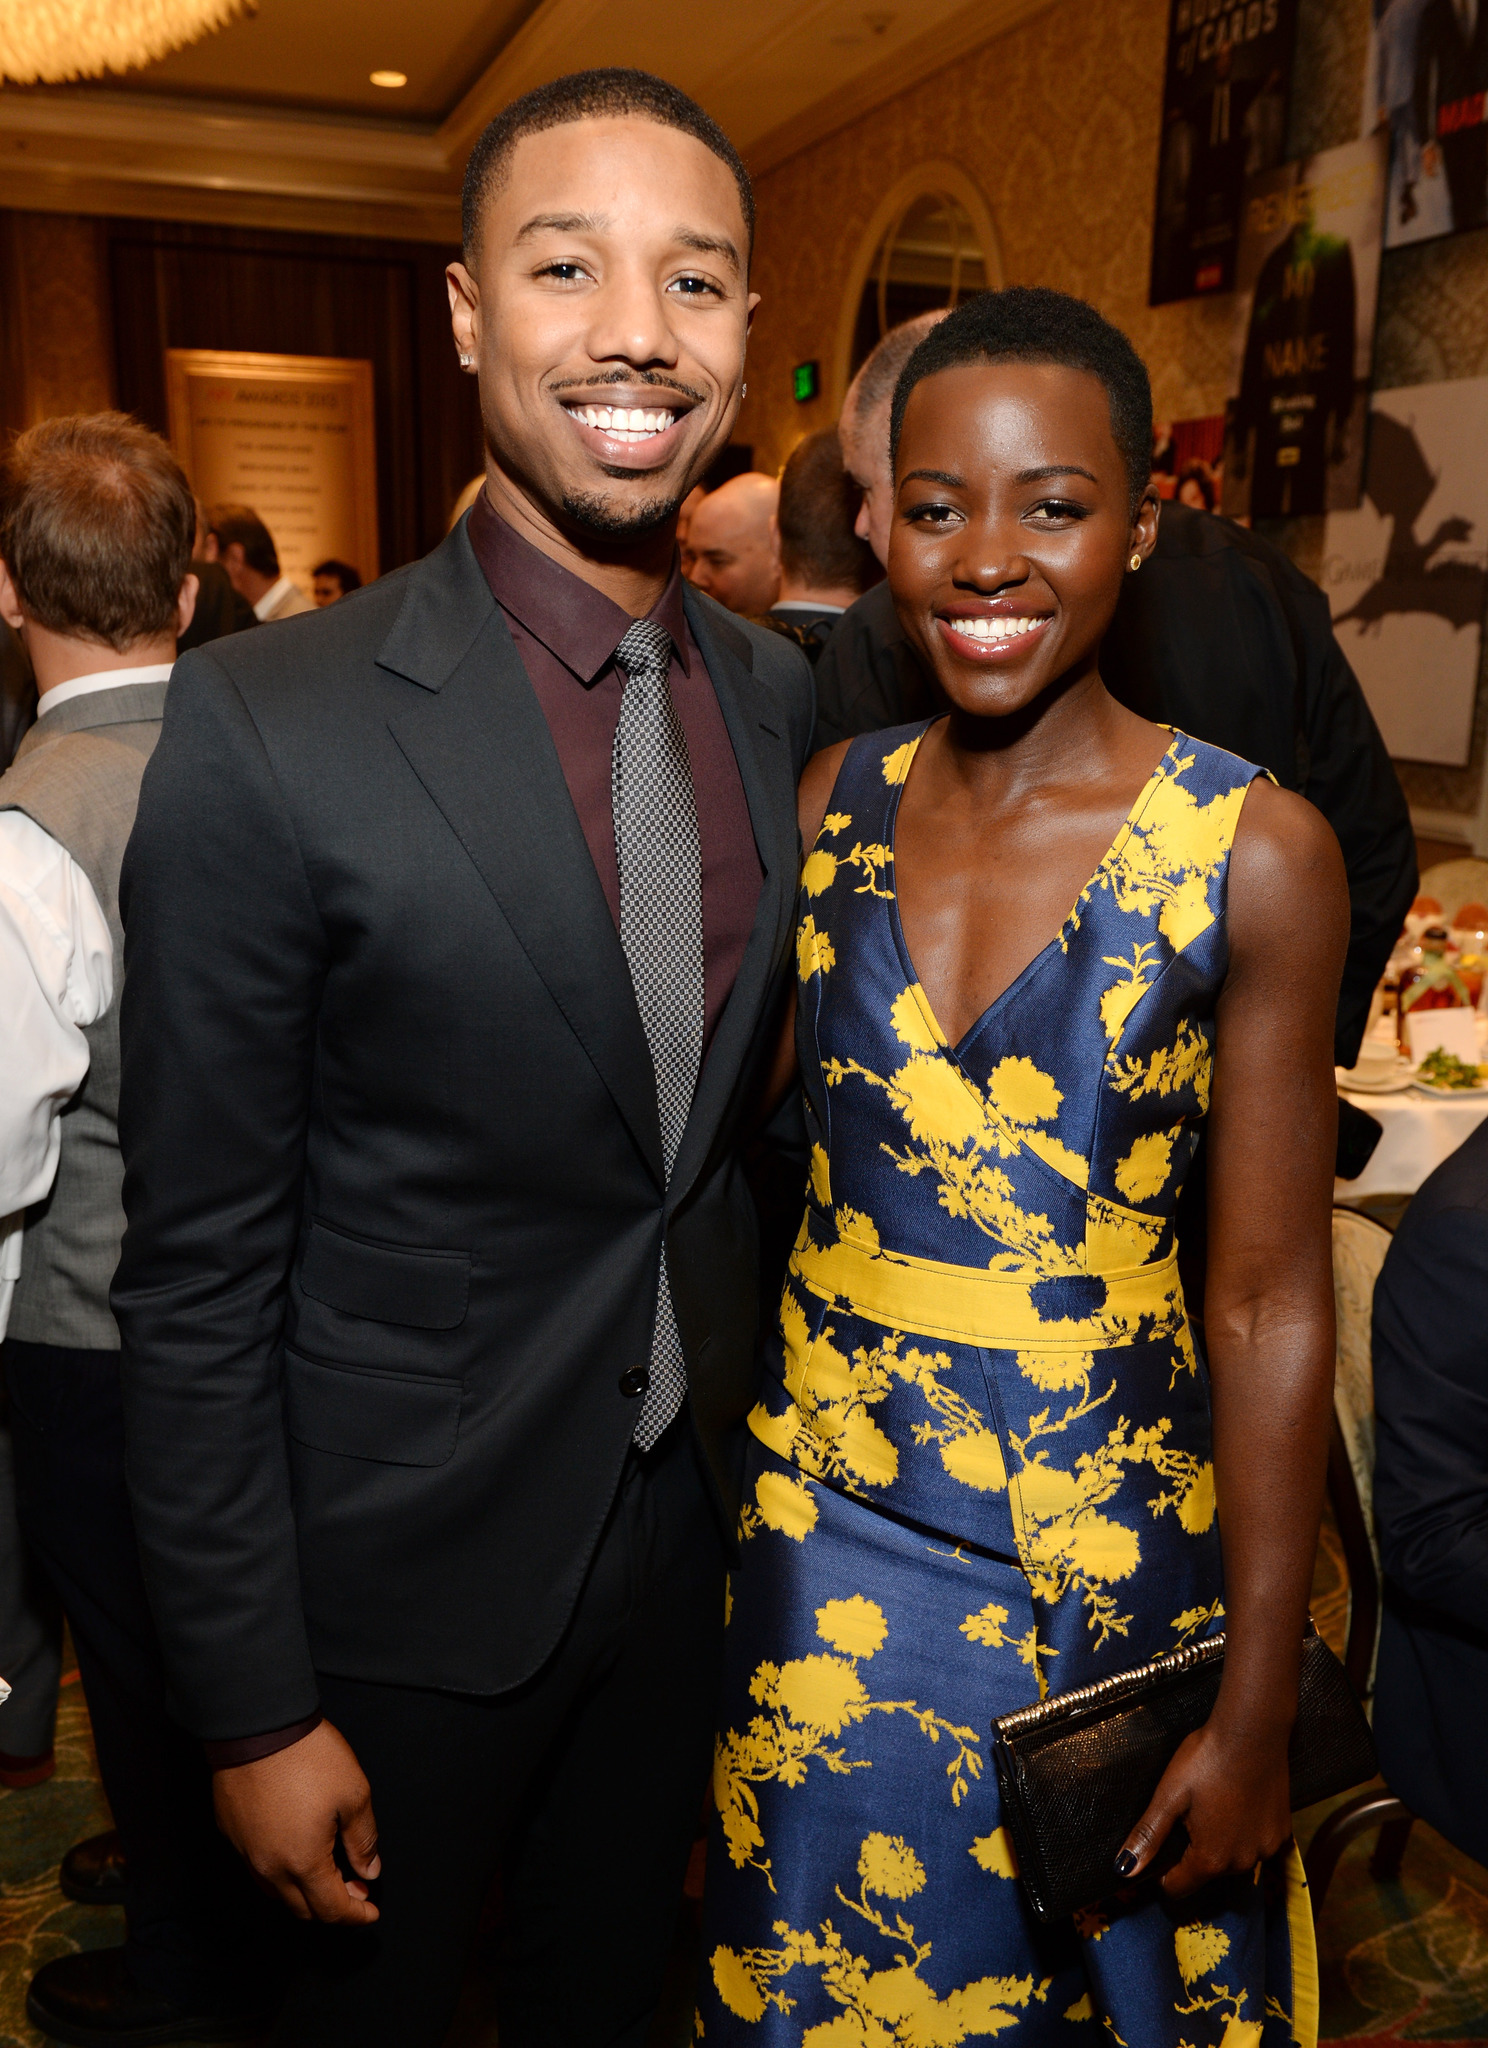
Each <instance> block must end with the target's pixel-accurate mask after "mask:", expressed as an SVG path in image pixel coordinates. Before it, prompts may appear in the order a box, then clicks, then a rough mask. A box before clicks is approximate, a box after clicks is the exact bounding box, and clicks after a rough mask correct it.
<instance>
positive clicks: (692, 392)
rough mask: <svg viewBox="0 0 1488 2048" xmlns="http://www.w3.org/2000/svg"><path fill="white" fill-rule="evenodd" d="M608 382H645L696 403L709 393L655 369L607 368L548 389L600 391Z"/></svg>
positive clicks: (699, 403)
mask: <svg viewBox="0 0 1488 2048" xmlns="http://www.w3.org/2000/svg"><path fill="white" fill-rule="evenodd" d="M607 384H644V385H645V386H646V387H647V389H648V390H652V391H675V392H678V393H679V394H680V395H681V396H682V397H683V398H690V399H691V400H692V402H693V404H694V405H706V404H707V402H708V394H707V392H706V391H698V390H696V389H695V388H694V387H693V386H692V385H691V384H684V383H682V382H681V381H680V379H678V378H676V377H661V376H658V375H657V373H656V371H655V370H605V371H602V372H601V373H600V374H599V375H598V376H595V377H565V378H562V379H561V380H560V381H559V382H558V383H556V384H550V385H549V386H548V389H549V390H550V391H551V392H553V393H554V394H555V395H557V394H558V393H560V392H564V391H600V390H603V388H604V387H605V385H607Z"/></svg>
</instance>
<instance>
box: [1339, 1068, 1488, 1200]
mask: <svg viewBox="0 0 1488 2048" xmlns="http://www.w3.org/2000/svg"><path fill="white" fill-rule="evenodd" d="M1343 1092H1344V1099H1345V1100H1346V1101H1348V1102H1352V1103H1354V1104H1356V1105H1357V1107H1358V1108H1360V1109H1363V1110H1367V1111H1368V1113H1369V1114H1370V1116H1372V1117H1377V1118H1378V1119H1379V1121H1380V1122H1381V1123H1382V1124H1383V1125H1384V1127H1385V1129H1384V1135H1383V1136H1382V1137H1381V1139H1380V1141H1379V1143H1378V1145H1376V1146H1375V1148H1374V1157H1373V1158H1372V1159H1371V1160H1370V1162H1369V1164H1368V1165H1367V1166H1366V1167H1365V1169H1364V1171H1363V1172H1362V1173H1361V1174H1360V1175H1359V1178H1358V1179H1357V1180H1336V1181H1334V1183H1333V1199H1334V1201H1335V1202H1356V1201H1357V1200H1358V1199H1359V1197H1360V1195H1413V1194H1414V1193H1415V1192H1416V1189H1417V1188H1418V1187H1419V1186H1420V1185H1421V1183H1422V1181H1423V1180H1425V1178H1426V1176H1427V1175H1428V1174H1429V1173H1434V1172H1435V1170H1436V1168H1437V1167H1438V1166H1440V1165H1441V1163H1442V1161H1443V1160H1444V1159H1445V1158H1447V1157H1448V1155H1449V1154H1450V1153H1453V1152H1455V1151H1456V1150H1457V1147H1458V1146H1459V1145H1460V1144H1461V1143H1462V1141H1463V1139H1464V1138H1466V1137H1467V1136H1468V1135H1469V1134H1470V1133H1471V1132H1473V1131H1475V1130H1476V1129H1477V1128H1478V1125H1479V1124H1480V1123H1481V1122H1482V1121H1483V1119H1484V1117H1485V1116H1488V1095H1479V1096H1475V1097H1473V1098H1472V1099H1471V1100H1470V1101H1467V1102H1444V1101H1442V1100H1440V1099H1439V1098H1438V1097H1436V1096H1433V1095H1419V1094H1417V1092H1416V1090H1415V1089H1414V1088H1412V1089H1410V1090H1408V1091H1407V1092H1406V1093H1405V1094H1403V1095H1360V1094H1354V1093H1353V1092H1351V1091H1343Z"/></svg>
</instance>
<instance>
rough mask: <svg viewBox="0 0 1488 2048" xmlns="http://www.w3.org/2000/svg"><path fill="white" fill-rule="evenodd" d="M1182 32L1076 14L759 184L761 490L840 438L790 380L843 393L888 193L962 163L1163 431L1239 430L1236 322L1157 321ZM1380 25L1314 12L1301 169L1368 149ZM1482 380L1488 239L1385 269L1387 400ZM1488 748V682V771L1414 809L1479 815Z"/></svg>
mask: <svg viewBox="0 0 1488 2048" xmlns="http://www.w3.org/2000/svg"><path fill="white" fill-rule="evenodd" d="M1166 20H1167V9H1166V7H1164V6H1163V5H1161V4H1159V0H1056V4H1055V5H1054V6H1052V7H1050V8H1048V9H1047V10H1046V11H1045V12H1043V13H1041V14H1038V15H1035V16H1034V17H1033V19H1032V20H1030V21H1028V22H1026V23H1025V24H1024V25H1023V26H1022V27H1020V28H1017V29H1015V30H1013V31H1012V32H1011V33H1010V34H1008V35H1006V36H1003V37H1001V38H999V39H998V40H997V41H995V42H992V43H989V44H987V45H986V46H985V47H984V48H982V49H980V50H977V51H974V52H973V53H972V54H971V55H970V56H969V57H965V58H963V59H961V60H959V61H958V62H957V63H956V64H955V65H954V66H953V67H950V68H948V69H947V70H945V71H943V72H938V73H936V74H934V75H932V76H931V77H929V78H927V79H924V80H922V81H921V82H920V83H919V84H918V85H916V86H913V87H912V88H911V89H910V90H909V91H907V92H905V93H903V94H902V95H901V96H900V97H899V98H898V99H895V100H891V101H890V102H888V103H887V104H886V105H884V106H881V107H879V108H877V109H875V110H874V112H873V113H871V114H868V115H865V116H864V117H863V118H862V119H860V120H858V121H856V122H854V123H852V124H851V125H850V126H849V127H847V128H844V129H841V130H839V131H838V133H836V134H835V135H831V136H828V137H827V138H826V139H825V140H824V141H822V142H819V143H816V144H813V146H812V147H811V148H810V149H807V150H803V151H801V152H800V154H799V155H797V156H794V157H792V158H790V159H789V160H788V161H787V162H785V163H783V164H781V165H779V166H778V167H777V168H776V169H775V170H773V171H770V172H767V173H766V174H765V175H764V176H763V177H761V178H760V179H759V181H758V188H757V189H758V198H759V212H760V235H759V244H758V249H757V253H756V261H755V276H754V283H755V287H756V289H757V290H758V291H759V292H760V294H761V305H760V308H759V312H758V315H757V317H756V321H755V328H754V334H753V337H752V339H751V342H750V362H749V387H750V395H749V397H748V399H747V400H746V401H745V407H744V411H743V413H742V414H741V416H740V420H739V425H738V427H737V429H736V433H737V437H738V439H739V440H741V441H752V442H753V443H754V446H755V459H756V461H757V462H758V463H759V464H760V466H761V467H762V468H776V467H778V466H779V464H780V463H782V462H783V461H784V459H785V457H786V456H787V455H788V454H789V453H790V450H791V448H792V447H793V446H794V445H795V443H796V441H797V440H798V439H799V438H800V437H801V436H802V435H803V434H806V433H810V432H812V431H814V430H815V429H816V428H818V427H822V426H826V425H829V424H830V421H831V417H832V412H831V405H830V393H828V394H825V395H824V396H823V397H822V398H820V399H818V400H816V401H815V402H813V403H812V404H810V405H797V404H796V402H795V401H794V399H793V398H792V397H791V390H790V370H791V366H792V365H793V364H794V363H797V362H800V361H802V360H804V359H806V358H808V357H813V356H814V357H816V358H818V359H819V360H820V362H821V364H822V369H823V372H824V374H826V375H827V376H829V375H830V368H829V365H830V358H831V355H832V348H833V342H834V337H835V335H836V331H837V321H838V314H839V310H840V306H841V301H842V296H843V293H844V291H845V289H846V286H847V281H848V273H849V271H850V269H851V267H852V263H853V258H854V256H855V255H856V253H857V250H858V245H859V243H860V241H861V240H862V237H863V235H864V233H865V231H866V229H867V227H868V225H869V223H870V221H871V219H872V216H873V213H874V211H875V209H876V207H877V206H878V204H879V202H880V201H881V200H882V198H883V196H884V194H885V193H886V192H887V191H888V190H889V188H890V187H891V186H893V185H894V184H895V183H896V182H897V181H898V180H899V179H900V178H901V177H903V176H904V175H905V174H906V173H907V172H909V171H911V170H913V168H914V167H915V165H916V164H919V163H924V162H926V161H929V160H931V159H945V158H951V159H953V160H954V161H955V162H957V163H959V164H960V165H961V166H962V167H963V168H964V170H965V171H966V172H967V174H968V175H969V176H970V177H971V178H972V179H973V180H974V181H975V182H976V184H977V185H978V187H979V188H980V190H981V191H982V192H983V194H984V195H985V197H986V199H987V202H988V204H989V206H990V208H991V211H992V216H993V219H994V220H995V222H996V224H997V230H998V234H999V237H1000V240H1001V245H1002V260H1003V270H1004V275H1005V279H1006V281H1007V282H1008V283H1009V284H1048V285H1055V286H1058V287H1060V288H1061V289H1063V290H1065V291H1071V292H1077V293H1079V294H1080V296H1081V297H1083V298H1087V299H1089V300H1091V301H1092V303H1093V304H1095V305H1097V306H1099V307H1100V309H1101V310H1102V312H1104V313H1105V314H1107V316H1108V317H1109V318H1111V319H1112V320H1114V321H1116V322H1117V323H1118V325H1120V326H1121V327H1123V328H1124V329H1125V330H1126V331H1127V333H1128V334H1130V335H1131V337H1132V339H1133V340H1134V341H1135V342H1136V344H1137V346H1138V348H1139V349H1140V350H1141V351H1142V354H1143V356H1144V357H1145V358H1146V361H1147V365H1148V368H1149V370H1150V371H1151V374H1152V386H1153V396H1154V399H1155V401H1156V406H1157V411H1158V413H1159V415H1160V416H1163V417H1167V418H1171V419H1184V418H1190V417H1193V416H1195V415H1199V414H1204V413H1213V412H1218V411H1220V410H1221V409H1222V407H1223V404H1224V398H1225V384H1226V371H1227V365H1228V360H1229V346H1230V333H1231V323H1232V318H1233V312H1232V306H1231V303H1230V302H1229V301H1228V300H1210V301H1204V302H1190V303H1188V304H1184V305H1177V306H1163V307H1156V308H1150V307H1149V306H1148V305H1147V302H1146V301H1147V266H1148V255H1149V249H1150V245H1151V235H1152V213H1153V200H1154V193H1155V187H1156V176H1157V145H1158V131H1159V119H1160V114H1161V104H1160V102H1161V81H1162V66H1163V54H1164V38H1165V33H1166ZM1368 22H1369V0H1301V12H1300V19H1299V31H1298V48H1297V71H1296V90H1295V92H1294V94H1293V113H1292V125H1291V135H1290V145H1291V152H1292V153H1293V154H1300V153H1302V152H1305V151H1310V150H1316V149H1327V148H1330V147H1332V146H1333V145H1335V144H1337V143H1340V142H1347V141H1349V140H1350V139H1352V137H1354V136H1355V135H1357V133H1358V130H1359V117H1360V110H1361V105H1362V100H1363V92H1364V66H1365V58H1366V48H1367V37H1368ZM1484 375H1488V231H1484V232H1482V233H1479V234H1475V235H1465V236H1459V237H1457V238H1456V239H1454V240H1452V241H1447V242H1437V243H1428V244H1424V245H1422V246H1420V247H1418V248H1415V249H1405V250H1399V251H1397V252H1395V253H1393V254H1391V255H1388V256H1386V258H1385V260H1384V274H1383V277H1382V279H1381V291H1380V317H1379V339H1378V347H1377V355H1376V381H1377V382H1378V383H1379V384H1380V385H1381V386H1393V385H1400V384H1418V383H1426V382H1431V381H1435V380H1436V379H1439V378H1446V377H1470V376H1484ZM1277 538H1279V539H1280V540H1281V542H1282V544H1283V545H1284V546H1286V547H1287V548H1288V550H1289V551H1290V552H1291V553H1292V554H1293V556H1294V558H1295V559H1296V560H1297V561H1298V562H1299V563H1300V565H1301V566H1302V567H1303V568H1304V569H1308V568H1311V569H1315V567H1316V564H1317V562H1318V560H1319V558H1320V556H1321V552H1322V522H1321V520H1296V521H1293V522H1290V524H1289V525H1288V526H1287V527H1286V528H1285V529H1283V530H1282V531H1280V532H1279V533H1278V535H1277ZM1485 743H1488V689H1485V687H1484V685H1483V683H1481V682H1480V685H1479V692H1478V716H1477V726H1476V733H1475V738H1474V741H1473V754H1472V761H1471V763H1470V765H1469V766H1468V767H1467V768H1465V769H1444V768H1428V767H1423V766H1418V765H1415V764H1410V763H1407V764H1404V765H1403V767H1402V770H1401V777H1402V780H1403V781H1404V783H1405V785H1406V789H1407V793H1408V794H1409V796H1410V798H1411V800H1412V802H1413V803H1416V804H1418V805H1424V806H1428V807H1431V808H1434V809H1437V810H1441V811H1456V812H1461V813H1469V814H1470V813H1472V812H1474V811H1475V810H1476V808H1477V804H1478V796H1479V788H1480V784H1481V782H1482V775H1483V759H1484V753H1485ZM1464 822H1466V821H1464Z"/></svg>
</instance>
